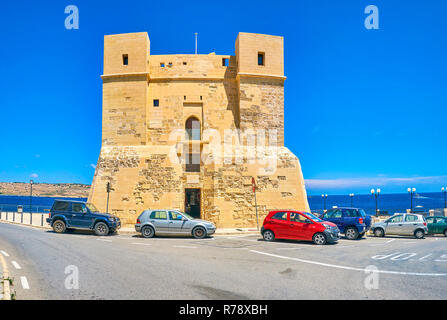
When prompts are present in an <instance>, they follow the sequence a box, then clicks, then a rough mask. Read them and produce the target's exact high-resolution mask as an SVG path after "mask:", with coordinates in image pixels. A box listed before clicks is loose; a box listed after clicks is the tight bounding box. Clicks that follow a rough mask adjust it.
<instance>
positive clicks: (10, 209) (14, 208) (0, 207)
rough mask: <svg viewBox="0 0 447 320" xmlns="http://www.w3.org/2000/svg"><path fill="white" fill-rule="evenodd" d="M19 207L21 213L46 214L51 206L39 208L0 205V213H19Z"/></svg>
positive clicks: (37, 206) (35, 206) (38, 206)
mask: <svg viewBox="0 0 447 320" xmlns="http://www.w3.org/2000/svg"><path fill="white" fill-rule="evenodd" d="M19 207H22V208H23V209H22V210H23V212H28V213H29V212H33V213H48V212H49V211H50V209H51V206H40V205H33V206H31V210H30V206H29V205H20V206H18V205H16V204H0V211H5V212H6V211H8V212H14V211H15V212H19V211H20V210H19Z"/></svg>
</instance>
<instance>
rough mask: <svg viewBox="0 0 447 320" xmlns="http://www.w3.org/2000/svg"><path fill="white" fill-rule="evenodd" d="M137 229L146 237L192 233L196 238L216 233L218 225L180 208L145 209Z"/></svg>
mask: <svg viewBox="0 0 447 320" xmlns="http://www.w3.org/2000/svg"><path fill="white" fill-rule="evenodd" d="M135 230H136V231H137V232H141V234H142V235H143V237H145V238H152V237H153V236H155V235H192V236H193V237H194V238H196V239H203V238H205V237H206V236H210V235H212V234H214V232H216V226H215V225H214V224H213V223H212V222H209V221H206V220H200V219H195V218H193V217H191V216H189V215H188V214H186V213H184V212H180V211H178V210H144V211H143V212H142V213H141V214H140V216H139V217H138V219H137V223H136V224H135Z"/></svg>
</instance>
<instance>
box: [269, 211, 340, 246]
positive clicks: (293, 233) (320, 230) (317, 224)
mask: <svg viewBox="0 0 447 320" xmlns="http://www.w3.org/2000/svg"><path fill="white" fill-rule="evenodd" d="M261 234H262V237H263V238H264V240H265V241H273V240H275V239H290V240H307V241H313V242H314V243H315V244H318V245H322V244H326V243H330V242H337V241H338V240H339V239H340V230H339V229H338V227H337V226H336V225H335V224H334V223H332V222H328V221H323V220H321V219H320V218H318V217H316V216H314V215H313V214H311V213H308V212H303V211H292V210H278V211H270V212H269V214H268V215H267V217H265V219H264V223H263V225H262V228H261Z"/></svg>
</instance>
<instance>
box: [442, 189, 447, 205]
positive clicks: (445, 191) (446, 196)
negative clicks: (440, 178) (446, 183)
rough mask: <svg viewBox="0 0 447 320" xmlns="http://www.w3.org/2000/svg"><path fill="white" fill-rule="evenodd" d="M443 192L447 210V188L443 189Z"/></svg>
mask: <svg viewBox="0 0 447 320" xmlns="http://www.w3.org/2000/svg"><path fill="white" fill-rule="evenodd" d="M441 191H442V193H443V194H444V209H447V187H442V188H441Z"/></svg>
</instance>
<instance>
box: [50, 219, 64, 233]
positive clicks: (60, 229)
mask: <svg viewBox="0 0 447 320" xmlns="http://www.w3.org/2000/svg"><path fill="white" fill-rule="evenodd" d="M53 230H54V232H56V233H64V232H65V230H66V226H65V222H63V221H62V220H57V221H55V222H54V223H53Z"/></svg>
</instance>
